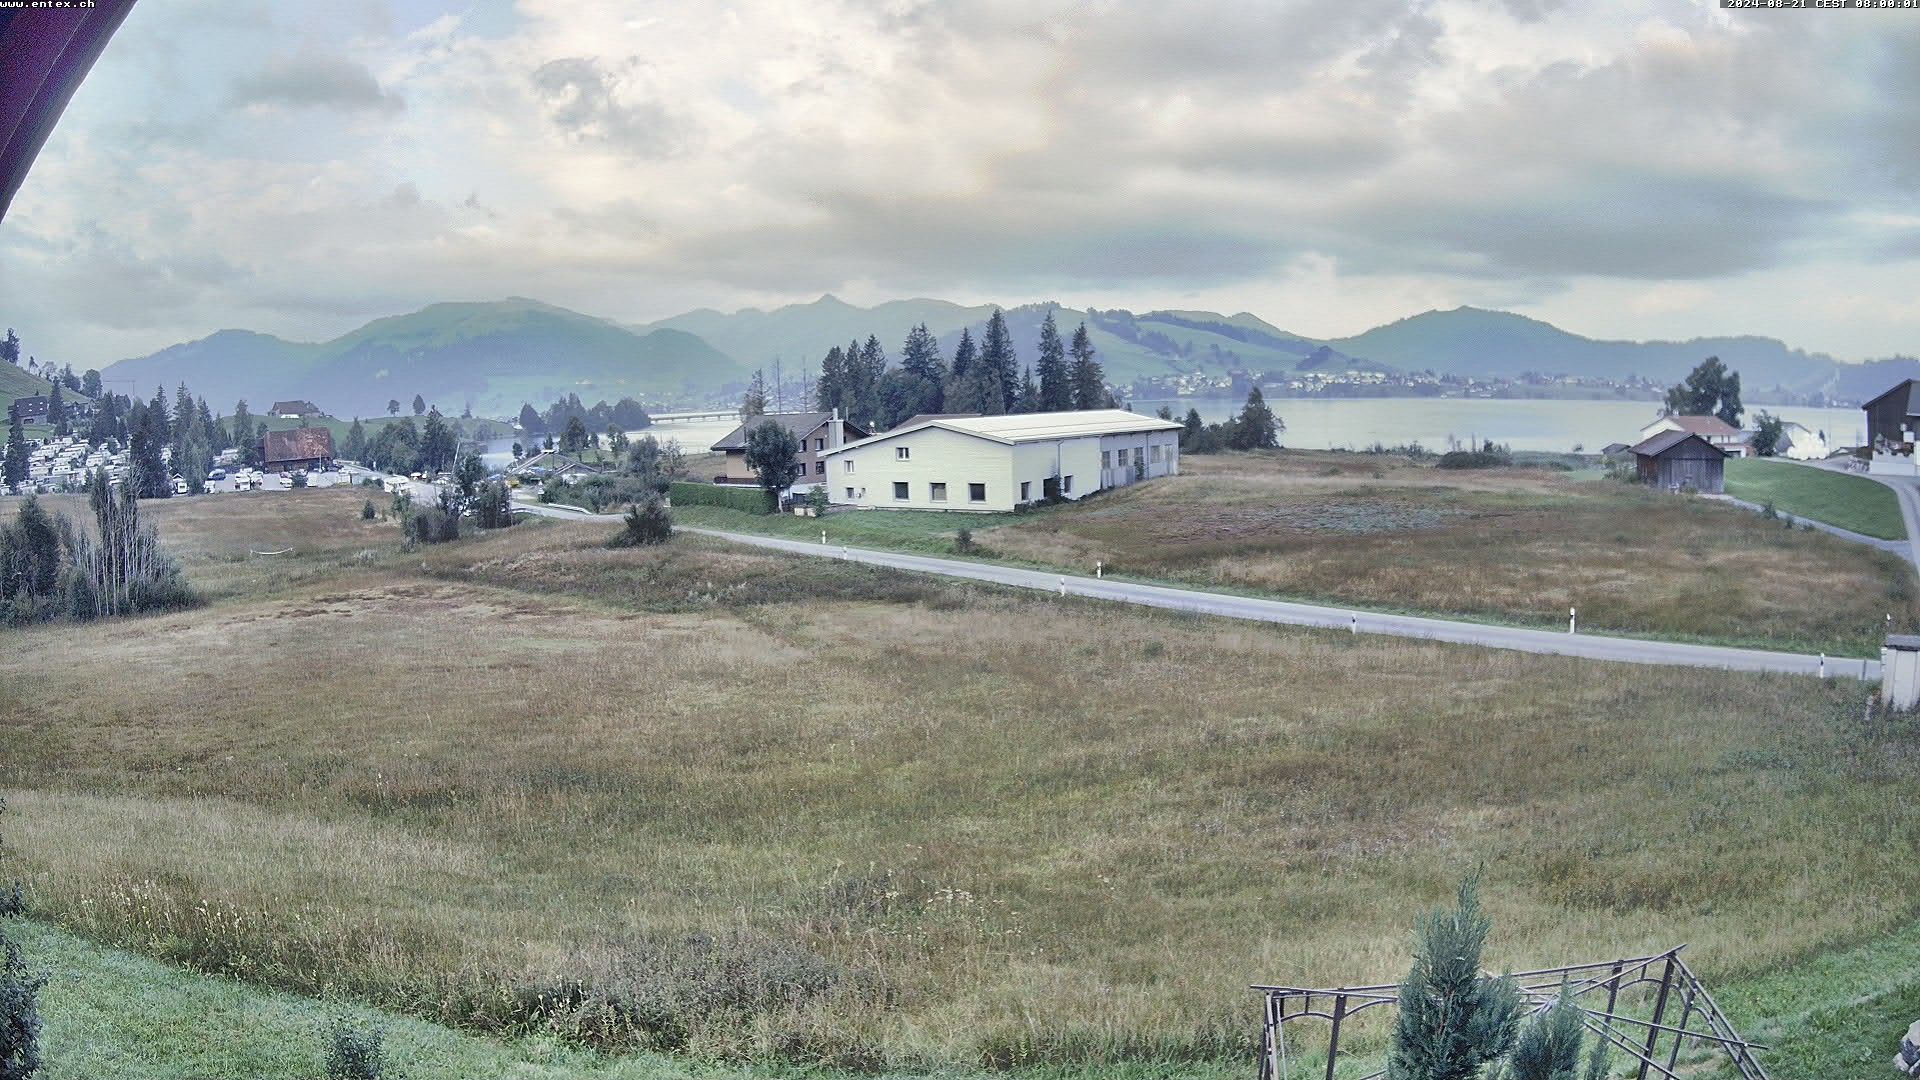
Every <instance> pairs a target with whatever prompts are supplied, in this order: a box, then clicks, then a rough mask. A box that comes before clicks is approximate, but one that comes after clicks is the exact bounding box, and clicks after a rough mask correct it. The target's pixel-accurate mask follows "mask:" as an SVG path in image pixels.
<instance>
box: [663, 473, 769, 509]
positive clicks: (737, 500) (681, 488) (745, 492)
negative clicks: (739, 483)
mask: <svg viewBox="0 0 1920 1080" xmlns="http://www.w3.org/2000/svg"><path fill="white" fill-rule="evenodd" d="M667 498H669V499H671V500H673V505H675V506H724V507H726V508H727V509H729V510H742V511H745V512H746V513H749V514H764V513H766V512H767V509H768V508H767V497H766V496H765V495H763V494H761V492H760V489H759V488H750V487H727V486H725V485H722V484H695V483H691V482H689V481H685V480H678V481H675V482H674V483H673V484H672V486H671V487H669V488H668V489H667Z"/></svg>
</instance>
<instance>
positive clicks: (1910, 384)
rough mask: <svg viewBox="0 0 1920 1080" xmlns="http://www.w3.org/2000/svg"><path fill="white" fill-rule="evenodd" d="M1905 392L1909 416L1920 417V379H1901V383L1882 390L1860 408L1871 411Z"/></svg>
mask: <svg viewBox="0 0 1920 1080" xmlns="http://www.w3.org/2000/svg"><path fill="white" fill-rule="evenodd" d="M1903 391H1904V392H1905V393H1906V396H1907V404H1906V413H1907V415H1908V416H1920V379H1901V380H1900V381H1899V382H1897V383H1894V384H1893V385H1892V386H1889V387H1887V388H1886V389H1885V390H1882V391H1881V392H1880V393H1879V394H1877V395H1875V396H1874V397H1873V398H1871V399H1869V400H1868V401H1867V403H1866V404H1865V405H1862V406H1860V407H1861V408H1862V409H1871V408H1873V407H1874V406H1875V405H1878V404H1880V402H1882V401H1884V400H1886V399H1887V398H1888V397H1889V396H1891V395H1893V394H1897V393H1901V392H1903Z"/></svg>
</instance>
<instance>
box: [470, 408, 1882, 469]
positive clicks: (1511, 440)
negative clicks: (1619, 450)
mask: <svg viewBox="0 0 1920 1080" xmlns="http://www.w3.org/2000/svg"><path fill="white" fill-rule="evenodd" d="M1245 403H1246V402H1245V400H1244V399H1242V398H1179V399H1167V400H1165V401H1164V402H1163V401H1160V400H1147V399H1144V398H1142V399H1136V400H1135V401H1134V402H1133V411H1135V412H1140V413H1151V412H1153V411H1154V410H1155V409H1158V408H1159V407H1160V406H1161V405H1162V404H1165V405H1167V406H1168V407H1169V408H1171V409H1172V410H1173V414H1174V416H1175V417H1181V416H1185V415H1186V412H1187V410H1188V409H1189V408H1194V409H1199V410H1200V418H1201V419H1202V420H1205V421H1207V422H1208V423H1213V422H1215V421H1219V420H1225V419H1227V418H1228V417H1230V416H1234V415H1236V414H1237V413H1239V411H1240V407H1241V406H1242V405H1244V404H1245ZM1268 404H1269V405H1270V406H1272V408H1273V411H1274V412H1275V414H1277V415H1278V416H1279V417H1280V419H1282V420H1284V421H1286V425H1287V430H1286V431H1285V433H1283V434H1282V435H1281V436H1280V443H1281V445H1282V446H1291V447H1294V448H1296V449H1302V450H1342V449H1352V450H1359V449H1364V448H1366V447H1369V446H1372V445H1373V444H1374V443H1376V442H1379V443H1384V444H1385V445H1387V446H1399V445H1402V444H1404V443H1410V442H1418V443H1420V444H1421V445H1422V446H1425V447H1426V448H1427V449H1429V450H1445V449H1446V448H1447V445H1448V441H1449V439H1457V440H1459V441H1460V442H1461V443H1467V442H1478V441H1481V440H1485V439H1492V440H1493V441H1494V442H1497V443H1505V444H1507V445H1508V446H1511V447H1512V448H1513V449H1515V450H1558V451H1565V450H1572V449H1573V448H1574V447H1575V446H1581V447H1584V448H1585V450H1586V451H1587V452H1588V453H1593V452H1596V451H1598V450H1599V449H1600V448H1601V447H1603V446H1605V445H1607V444H1608V443H1614V442H1624V443H1631V442H1635V441H1637V439H1638V437H1639V434H1640V427H1641V425H1643V424H1645V423H1646V422H1647V421H1649V420H1652V419H1653V418H1654V416H1655V415H1657V414H1658V413H1659V411H1660V408H1659V404H1658V403H1657V402H1652V401H1497V400H1489V399H1486V398H1344V399H1342V398H1318V399H1305V398H1302V399H1292V398H1270V399H1268ZM1765 408H1766V410H1767V411H1768V412H1771V413H1773V414H1775V415H1776V416H1779V417H1780V418H1782V419H1784V420H1792V421H1794V422H1796V423H1800V424H1805V425H1806V426H1807V428H1808V429H1809V430H1812V431H1820V432H1825V433H1826V436H1827V442H1828V445H1830V446H1835V447H1838V446H1854V445H1857V444H1858V443H1859V441H1860V440H1861V438H1862V437H1863V434H1864V431H1865V415H1866V414H1864V413H1862V412H1861V411H1860V410H1859V409H1806V408H1797V407H1795V406H1791V405H1780V406H1772V405H1769V406H1766V407H1765ZM1755 411H1756V410H1754V409H1749V410H1748V412H1747V420H1748V421H1749V422H1751V420H1752V417H1753V413H1754V412H1755ZM736 423H737V421H733V420H720V421H695V422H691V423H666V424H655V425H654V426H653V427H650V428H648V429H647V430H646V431H645V432H638V431H635V432H629V433H628V434H629V435H631V436H633V437H638V436H640V435H641V434H647V435H652V436H653V437H654V438H656V439H659V440H660V441H662V442H666V441H668V440H673V441H675V442H678V443H679V444H680V449H681V450H683V451H685V452H687V453H689V454H699V453H705V452H706V449H707V447H709V446H712V445H713V443H714V441H715V440H716V439H719V438H720V437H721V436H722V435H725V434H726V433H727V432H729V431H732V430H733V429H734V427H735V425H736ZM513 443H514V440H513V439H495V440H493V441H492V442H489V443H488V444H487V452H486V453H485V454H484V455H483V457H482V460H483V461H485V462H486V464H487V467H488V468H492V469H499V468H504V467H506V466H507V465H508V464H509V463H511V462H512V460H513V454H512V449H513Z"/></svg>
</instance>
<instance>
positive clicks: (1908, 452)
mask: <svg viewBox="0 0 1920 1080" xmlns="http://www.w3.org/2000/svg"><path fill="white" fill-rule="evenodd" d="M1860 407H1861V408H1862V409H1864V410H1866V413H1867V446H1868V447H1869V448H1870V453H1871V454H1872V457H1871V458H1870V459H1869V460H1868V465H1867V468H1868V471H1870V472H1873V473H1875V474H1879V475H1891V476H1920V468H1916V467H1915V466H1914V457H1913V444H1914V436H1915V433H1917V432H1920V379H1902V380H1900V381H1899V382H1897V383H1894V384H1893V386H1892V387H1890V388H1889V389H1887V390H1886V391H1885V392H1884V393H1882V394H1881V395H1880V396H1879V397H1876V398H1874V399H1873V400H1872V401H1869V402H1867V403H1866V404H1865V405H1862V406H1860Z"/></svg>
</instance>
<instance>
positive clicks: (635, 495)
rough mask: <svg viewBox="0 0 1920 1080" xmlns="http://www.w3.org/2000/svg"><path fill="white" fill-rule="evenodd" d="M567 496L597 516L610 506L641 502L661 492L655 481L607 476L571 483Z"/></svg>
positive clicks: (613, 475)
mask: <svg viewBox="0 0 1920 1080" xmlns="http://www.w3.org/2000/svg"><path fill="white" fill-rule="evenodd" d="M567 494H568V495H570V496H571V497H572V499H573V501H574V502H576V503H578V504H580V505H581V506H584V507H586V508H587V509H589V510H591V511H593V512H594V513H596V514H597V513H599V512H601V511H602V510H605V509H606V508H607V507H610V506H620V505H622V504H626V503H640V502H643V501H645V500H646V499H647V498H648V497H649V496H653V495H659V494H661V491H660V485H659V482H658V481H655V480H649V479H646V478H644V477H639V476H625V475H618V474H608V475H604V476H588V477H583V478H581V479H579V480H575V481H572V482H571V483H569V484H568V485H567Z"/></svg>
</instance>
